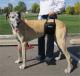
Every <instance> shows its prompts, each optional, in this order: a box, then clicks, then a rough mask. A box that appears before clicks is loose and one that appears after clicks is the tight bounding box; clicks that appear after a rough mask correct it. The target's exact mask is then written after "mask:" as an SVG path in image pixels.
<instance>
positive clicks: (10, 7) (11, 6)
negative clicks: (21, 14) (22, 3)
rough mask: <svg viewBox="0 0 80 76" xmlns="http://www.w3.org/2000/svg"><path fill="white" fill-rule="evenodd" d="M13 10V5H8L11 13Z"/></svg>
mask: <svg viewBox="0 0 80 76" xmlns="http://www.w3.org/2000/svg"><path fill="white" fill-rule="evenodd" d="M12 10H13V5H12V4H11V3H9V4H8V12H11V11H12Z"/></svg>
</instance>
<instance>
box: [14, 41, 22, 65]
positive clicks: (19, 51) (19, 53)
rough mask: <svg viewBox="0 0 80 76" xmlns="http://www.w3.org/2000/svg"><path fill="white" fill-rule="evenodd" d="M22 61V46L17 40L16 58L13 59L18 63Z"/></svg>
mask: <svg viewBox="0 0 80 76" xmlns="http://www.w3.org/2000/svg"><path fill="white" fill-rule="evenodd" d="M20 62H22V47H21V43H20V42H18V59H17V60H16V61H15V63H17V64H18V63H20Z"/></svg>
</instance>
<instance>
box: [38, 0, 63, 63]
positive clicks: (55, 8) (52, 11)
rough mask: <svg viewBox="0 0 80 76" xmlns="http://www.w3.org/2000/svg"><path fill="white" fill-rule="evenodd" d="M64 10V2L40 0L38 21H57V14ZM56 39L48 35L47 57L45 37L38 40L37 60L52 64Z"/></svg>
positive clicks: (60, 0) (61, 0)
mask: <svg viewBox="0 0 80 76" xmlns="http://www.w3.org/2000/svg"><path fill="white" fill-rule="evenodd" d="M63 8H64V0H40V12H39V16H38V19H39V20H41V19H47V18H48V17H49V19H56V18H57V13H59V12H60V11H61V10H62V9H63ZM53 50H54V39H53V35H49V34H48V35H47V49H46V55H45V36H42V37H40V38H38V57H37V60H40V61H42V60H44V59H45V60H46V61H47V62H51V61H52V59H53Z"/></svg>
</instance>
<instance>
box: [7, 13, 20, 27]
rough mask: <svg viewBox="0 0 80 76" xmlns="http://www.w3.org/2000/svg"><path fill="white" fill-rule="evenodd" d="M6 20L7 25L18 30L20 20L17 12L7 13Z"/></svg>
mask: <svg viewBox="0 0 80 76" xmlns="http://www.w3.org/2000/svg"><path fill="white" fill-rule="evenodd" d="M6 19H8V20H9V23H10V25H11V26H12V27H13V28H18V26H19V23H20V20H21V14H20V13H18V12H10V13H7V14H6Z"/></svg>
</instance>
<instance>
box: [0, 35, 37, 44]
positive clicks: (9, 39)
mask: <svg viewBox="0 0 80 76" xmlns="http://www.w3.org/2000/svg"><path fill="white" fill-rule="evenodd" d="M17 44H18V42H17V40H16V37H15V36H14V35H0V45H17ZM29 44H33V45H36V44H38V43H37V39H34V40H31V41H29Z"/></svg>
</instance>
